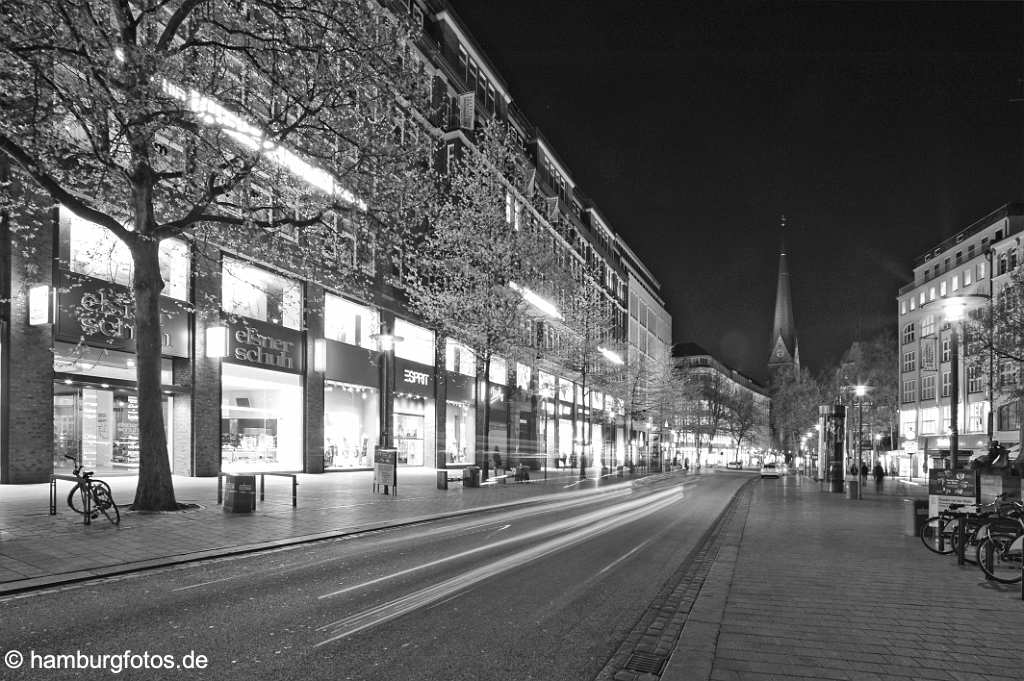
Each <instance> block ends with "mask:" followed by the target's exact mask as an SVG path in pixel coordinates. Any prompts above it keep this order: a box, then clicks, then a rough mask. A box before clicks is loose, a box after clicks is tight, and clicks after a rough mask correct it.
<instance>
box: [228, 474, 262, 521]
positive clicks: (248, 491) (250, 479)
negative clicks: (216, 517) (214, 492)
mask: <svg viewBox="0 0 1024 681" xmlns="http://www.w3.org/2000/svg"><path fill="white" fill-rule="evenodd" d="M255 510H256V476H255V475H225V476H224V511H225V512H227V513H252V512H253V511H255Z"/></svg>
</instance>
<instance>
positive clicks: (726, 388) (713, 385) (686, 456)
mask: <svg viewBox="0 0 1024 681" xmlns="http://www.w3.org/2000/svg"><path fill="white" fill-rule="evenodd" d="M672 355H673V358H674V361H675V364H676V366H677V367H678V370H679V372H680V375H681V376H682V377H683V379H684V380H685V381H686V383H687V384H688V385H689V386H691V390H690V393H689V395H688V397H689V399H688V400H687V405H686V406H685V408H684V410H683V414H682V418H681V419H680V421H679V422H678V424H677V428H676V430H677V441H676V445H675V453H674V455H673V456H674V457H677V458H678V459H679V461H680V462H683V464H684V465H686V464H687V463H690V464H693V463H695V462H700V463H701V464H703V465H713V466H716V465H717V466H724V465H725V464H727V463H729V462H739V463H740V464H741V465H742V466H743V467H744V468H749V467H752V466H756V465H759V464H760V462H762V461H763V460H764V458H765V454H766V450H767V444H768V443H767V437H768V427H769V414H770V411H771V397H769V395H768V391H767V390H766V389H765V388H764V386H762V385H760V384H759V383H758V382H757V381H755V380H754V379H752V378H750V377H749V376H746V375H745V374H743V373H741V372H739V371H737V370H736V369H733V368H731V367H729V366H726V365H725V364H724V363H723V362H721V361H720V360H718V359H716V358H715V357H714V356H713V355H712V354H711V353H710V352H708V351H707V350H705V349H704V348H703V347H701V346H700V345H698V344H697V343H679V344H677V345H676V346H675V347H674V348H673V350H672Z"/></svg>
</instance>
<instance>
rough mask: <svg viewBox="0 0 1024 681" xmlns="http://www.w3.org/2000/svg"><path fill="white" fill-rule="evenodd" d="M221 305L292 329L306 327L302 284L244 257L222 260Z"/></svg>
mask: <svg viewBox="0 0 1024 681" xmlns="http://www.w3.org/2000/svg"><path fill="white" fill-rule="evenodd" d="M221 309H222V310H224V311H225V312H227V313H229V314H237V315H241V316H243V317H249V318H251V319H258V320H259V321H263V322H269V323H271V324H279V325H281V326H284V327H286V328H289V329H301V328H302V284H300V283H299V282H298V281H296V280H294V279H289V278H287V277H282V276H280V275H278V274H275V273H273V272H270V271H268V270H265V269H263V268H261V267H257V266H255V265H250V264H249V263H247V262H244V261H242V260H236V259H235V258H231V257H228V256H225V257H224V259H223V260H222V261H221Z"/></svg>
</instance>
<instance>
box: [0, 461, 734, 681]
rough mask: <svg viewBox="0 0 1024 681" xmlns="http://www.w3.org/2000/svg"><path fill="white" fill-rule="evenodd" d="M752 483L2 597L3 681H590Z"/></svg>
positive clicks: (421, 529) (555, 504) (640, 493)
mask: <svg viewBox="0 0 1024 681" xmlns="http://www.w3.org/2000/svg"><path fill="white" fill-rule="evenodd" d="M747 479H748V475H747V474H743V473H735V474H726V475H704V476H689V477H687V478H684V479H680V478H678V477H674V478H670V479H668V480H661V481H657V482H650V481H645V483H644V484H639V485H634V486H630V485H622V486H618V485H611V486H608V487H603V488H599V489H597V490H592V491H590V492H588V493H585V494H580V495H572V496H563V495H559V496H557V497H555V498H544V499H538V500H537V501H536V502H535V503H533V504H531V505H529V506H527V507H521V508H518V509H515V510H504V511H491V512H481V513H480V514H476V515H473V516H466V517H462V518H457V519H448V520H443V521H434V522H426V523H422V524H420V525H415V526H411V527H405V528H397V529H392V530H386V531H380V532H368V533H365V534H362V535H356V536H351V537H347V538H344V539H337V540H330V541H321V542H317V543H313V544H307V545H303V546H299V547H293V548H289V549H279V550H273V551H266V552H261V553H255V554H249V555H244V556H238V557H233V558H224V559H217V560H211V561H207V562H203V563H198V564H192V565H187V566H181V567H176V568H166V569H160V570H156V571H148V572H141V573H135V574H131V575H128V576H124V577H119V578H108V579H105V580H99V581H95V582H87V583H82V584H80V585H76V586H72V587H67V588H63V589H59V590H51V591H47V592H36V593H28V594H25V595H21V596H16V597H9V598H6V599H4V600H3V601H0V608H2V612H3V617H2V620H0V632H2V635H0V644H2V648H3V650H4V651H5V653H7V654H8V655H10V654H11V653H10V651H18V653H19V654H20V655H21V656H23V663H22V664H21V666H20V667H19V668H18V669H17V670H9V669H5V676H4V678H5V679H38V678H46V679H63V678H69V679H70V678H86V679H93V678H110V677H111V675H112V674H113V673H114V672H115V671H120V672H121V674H123V676H122V678H132V679H136V678H139V679H148V678H154V679H155V678H159V679H168V678H187V679H236V678H237V679H242V678H246V679H251V678H273V679H321V678H323V679H327V678H330V679H353V680H363V679H388V680H404V679H409V680H412V679H418V680H421V679H438V680H442V679H443V680H449V679H466V680H479V681H486V680H488V679H517V680H520V679H544V680H549V681H554V680H556V679H566V680H570V679H571V680H579V679H592V678H594V677H595V676H596V675H597V674H598V672H599V671H600V670H601V669H602V668H603V666H604V664H605V663H606V661H607V660H608V658H609V657H610V656H611V654H612V653H613V652H614V651H615V649H616V648H617V646H618V645H619V644H620V643H621V641H622V640H623V639H624V638H625V637H626V635H627V634H628V633H629V632H630V631H631V629H632V628H633V627H634V626H635V625H636V623H637V620H638V618H639V617H640V615H641V614H642V613H643V611H644V610H645V608H646V607H647V606H648V605H649V604H650V602H651V600H652V599H653V598H654V597H655V596H656V595H657V593H658V591H659V589H660V588H661V587H662V585H663V584H664V583H665V582H666V580H667V579H668V578H669V577H670V576H671V575H672V574H673V573H674V572H676V571H678V570H680V569H682V568H683V567H684V563H685V559H686V558H687V556H688V554H689V553H690V552H691V551H692V550H693V548H694V547H695V545H696V544H697V542H698V541H699V540H700V538H701V536H702V534H703V533H704V532H705V530H706V529H707V528H708V527H709V526H710V525H711V524H712V522H713V521H714V519H715V518H716V517H717V516H718V514H719V513H720V512H721V511H722V510H723V509H724V508H725V507H726V505H727V503H728V502H729V500H730V499H731V498H732V496H733V494H734V493H735V491H736V490H738V489H739V487H740V486H741V485H742V484H743V482H744V481H746V480H747ZM128 651H130V652H128ZM59 655H65V656H73V657H74V660H73V661H72V660H70V659H69V658H58V657H56V656H59ZM104 655H106V656H108V657H106V658H104V657H103V656H104ZM5 662H8V664H7V666H8V667H10V666H12V665H10V662H11V659H10V658H5ZM69 666H73V667H79V668H77V669H76V668H70V669H69V668H67V667H69ZM82 666H87V667H92V668H93V669H84V670H83V669H81V668H80V667H82ZM41 667H42V668H45V670H43V669H40V668H41ZM57 667H61V668H59V669H58V668H57ZM95 667H100V669H95ZM138 667H149V669H148V670H146V669H139V668H138ZM154 667H160V668H156V669H154ZM168 668H172V669H173V671H169V670H168ZM116 676H117V675H115V678H116Z"/></svg>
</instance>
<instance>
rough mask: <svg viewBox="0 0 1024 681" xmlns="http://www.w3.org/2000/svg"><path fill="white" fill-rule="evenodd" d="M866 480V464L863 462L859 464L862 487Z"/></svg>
mask: <svg viewBox="0 0 1024 681" xmlns="http://www.w3.org/2000/svg"><path fill="white" fill-rule="evenodd" d="M867 481H868V465H867V464H866V463H864V462H861V464H860V484H861V486H862V487H863V485H864V483H866V482H867Z"/></svg>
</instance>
